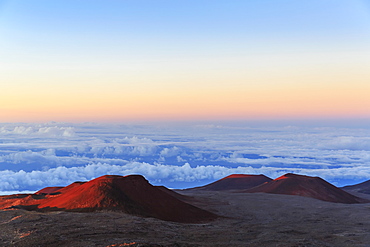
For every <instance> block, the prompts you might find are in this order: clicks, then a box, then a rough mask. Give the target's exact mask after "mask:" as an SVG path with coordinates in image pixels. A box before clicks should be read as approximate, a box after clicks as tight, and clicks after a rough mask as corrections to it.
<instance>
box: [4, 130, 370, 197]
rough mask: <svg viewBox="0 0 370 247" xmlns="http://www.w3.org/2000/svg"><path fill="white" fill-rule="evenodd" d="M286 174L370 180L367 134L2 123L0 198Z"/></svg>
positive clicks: (191, 184)
mask: <svg viewBox="0 0 370 247" xmlns="http://www.w3.org/2000/svg"><path fill="white" fill-rule="evenodd" d="M287 172H294V173H299V174H305V175H310V176H320V177H322V178H324V179H326V180H327V181H329V182H331V183H333V184H335V185H337V186H344V185H348V184H355V183H358V182H362V181H365V180H368V179H370V128H359V127H357V128H345V127H322V126H321V127H312V126H309V127H308V126H301V127H300V126H285V125H280V126H270V125H264V126H256V125H255V126H251V125H248V124H242V123H239V124H226V123H223V124H196V123H193V124H191V123H188V124H163V123H162V124H159V123H157V124H127V125H124V124H96V123H84V124H67V123H46V124H26V123H23V124H14V123H13V124H9V123H8V124H5V123H4V124H0V193H2V194H6V193H9V192H14V191H36V190H39V189H41V188H43V187H47V186H65V185H68V184H70V183H72V182H75V181H87V180H90V179H93V178H96V177H99V176H101V175H105V174H118V175H129V174H141V175H143V176H145V178H146V179H148V180H149V182H151V183H152V184H155V185H165V186H167V187H170V188H189V187H194V186H199V185H204V184H207V183H210V182H213V181H215V180H217V179H220V178H222V177H225V176H227V175H230V174H233V173H245V174H265V175H266V176H269V177H271V178H276V177H278V176H281V175H283V174H285V173H287Z"/></svg>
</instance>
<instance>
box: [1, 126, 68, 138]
mask: <svg viewBox="0 0 370 247" xmlns="http://www.w3.org/2000/svg"><path fill="white" fill-rule="evenodd" d="M0 134H15V135H33V136H43V137H74V136H75V130H74V128H73V127H58V126H37V125H35V126H15V127H13V128H12V129H11V127H8V128H7V127H5V126H3V127H1V128H0Z"/></svg>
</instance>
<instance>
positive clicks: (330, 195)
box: [244, 173, 368, 203]
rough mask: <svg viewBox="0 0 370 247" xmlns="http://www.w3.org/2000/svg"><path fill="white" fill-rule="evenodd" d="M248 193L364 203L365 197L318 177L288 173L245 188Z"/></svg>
mask: <svg viewBox="0 0 370 247" xmlns="http://www.w3.org/2000/svg"><path fill="white" fill-rule="evenodd" d="M244 192H248V193H256V192H263V193H272V194H285V195H297V196H305V197H311V198H315V199H319V200H322V201H328V202H337V203H364V202H368V201H367V200H365V199H362V198H359V197H356V196H354V195H351V194H349V193H347V192H345V191H343V190H341V189H339V188H337V187H335V186H334V185H332V184H330V183H328V182H326V181H325V180H323V179H321V178H319V177H309V176H303V175H297V174H292V173H288V174H285V175H283V176H281V177H279V178H277V179H274V180H272V181H270V182H268V183H265V184H262V185H260V186H257V187H254V188H251V189H248V190H245V191H244Z"/></svg>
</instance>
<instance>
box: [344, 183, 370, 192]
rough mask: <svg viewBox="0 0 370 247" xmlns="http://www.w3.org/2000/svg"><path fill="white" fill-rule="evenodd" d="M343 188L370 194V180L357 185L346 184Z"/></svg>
mask: <svg viewBox="0 0 370 247" xmlns="http://www.w3.org/2000/svg"><path fill="white" fill-rule="evenodd" d="M342 189H344V190H350V191H356V192H360V193H364V194H370V180H367V181H365V182H362V183H359V184H355V185H350V186H345V187H343V188H342Z"/></svg>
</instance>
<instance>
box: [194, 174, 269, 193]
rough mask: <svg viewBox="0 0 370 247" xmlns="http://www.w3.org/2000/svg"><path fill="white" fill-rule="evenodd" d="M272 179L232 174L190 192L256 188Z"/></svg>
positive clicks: (263, 176)
mask: <svg viewBox="0 0 370 247" xmlns="http://www.w3.org/2000/svg"><path fill="white" fill-rule="evenodd" d="M271 180H272V179H271V178H269V177H266V176H265V175H246V174H233V175H230V176H227V177H224V178H222V179H220V180H217V181H216V182H213V183H210V184H207V185H205V186H201V187H196V188H192V190H210V191H221V190H245V189H249V188H253V187H256V186H258V185H261V184H263V183H266V182H269V181H271Z"/></svg>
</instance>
